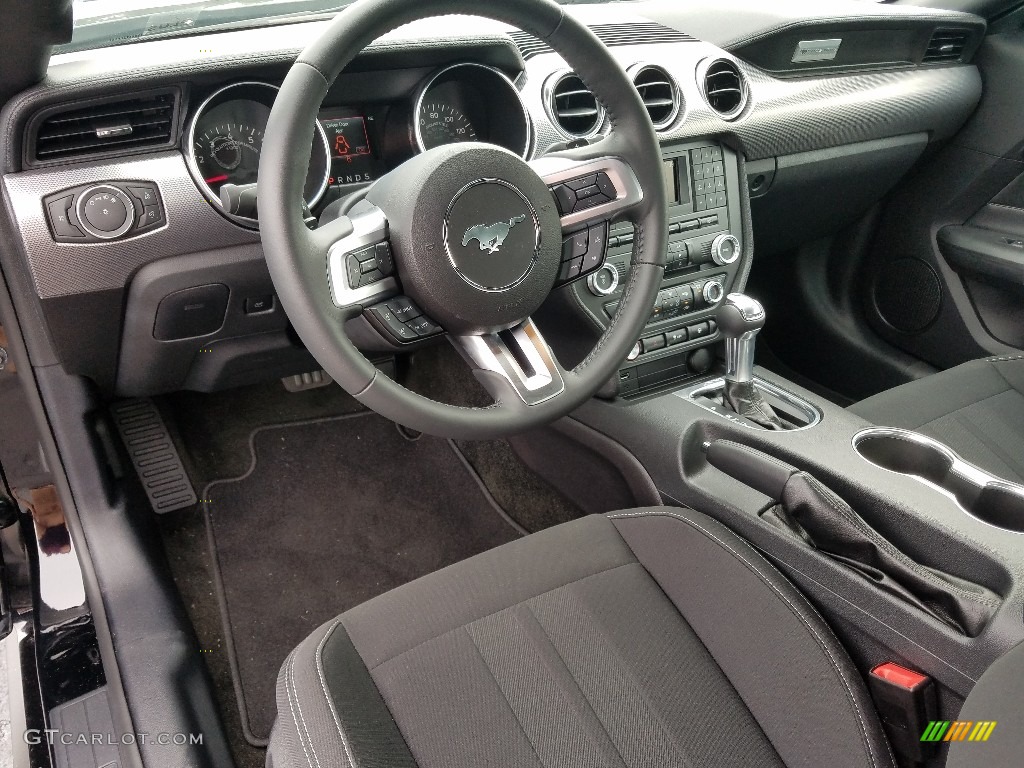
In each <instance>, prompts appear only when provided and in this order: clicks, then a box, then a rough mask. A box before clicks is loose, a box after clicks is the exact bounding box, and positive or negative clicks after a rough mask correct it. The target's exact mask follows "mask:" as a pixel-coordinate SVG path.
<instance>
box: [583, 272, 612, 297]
mask: <svg viewBox="0 0 1024 768" xmlns="http://www.w3.org/2000/svg"><path fill="white" fill-rule="evenodd" d="M602 272H609V273H611V276H612V282H611V285H609V286H608V287H607V288H601V287H600V286H599V285H598V284H597V276H598V275H600V274H601V273H602ZM587 287H588V288H589V289H590V292H591V293H592V294H594V295H595V296H609V295H611V294H613V293H615V289H616V288H618V287H619V270H617V269H616V268H615V267H613V266H612V265H611V264H602V265H601V267H600V268H599V269H598V270H597V271H596V272H594V273H592V274H591V275H590V277H588V278H587Z"/></svg>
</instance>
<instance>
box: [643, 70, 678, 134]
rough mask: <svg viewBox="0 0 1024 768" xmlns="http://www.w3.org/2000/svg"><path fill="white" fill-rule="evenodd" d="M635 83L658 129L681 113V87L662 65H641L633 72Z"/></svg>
mask: <svg viewBox="0 0 1024 768" xmlns="http://www.w3.org/2000/svg"><path fill="white" fill-rule="evenodd" d="M633 85H634V86H636V89H637V91H638V92H639V94H640V98H641V99H642V100H643V102H644V106H645V107H646V108H647V114H648V115H650V116H651V123H652V124H653V125H654V128H655V129H656V130H659V129H661V128H667V127H668V126H670V125H671V124H672V121H673V120H675V119H676V115H678V114H679V89H678V88H676V84H675V82H674V81H673V80H672V78H671V76H670V75H669V74H668V72H666V71H665V70H664V69H662V68H661V67H652V66H649V65H641V66H639V67H637V68H636V69H635V70H634V72H633Z"/></svg>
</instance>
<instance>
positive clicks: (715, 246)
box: [711, 232, 740, 267]
mask: <svg viewBox="0 0 1024 768" xmlns="http://www.w3.org/2000/svg"><path fill="white" fill-rule="evenodd" d="M726 240H730V241H732V243H733V245H734V246H736V247H735V248H734V249H733V257H732V258H731V259H726V258H724V257H723V256H722V243H724V242H725V241H726ZM739 257H740V240H739V238H738V237H736V235H733V234H729V233H728V232H726V233H725V234H721V235H719V236H718V237H716V238H715V239H714V240H713V241H712V243H711V260H712V261H714V262H715V264H717V265H718V266H720V267H726V266H728V265H730V264H732V263H733V262H735V261H736V260H737V259H738V258H739Z"/></svg>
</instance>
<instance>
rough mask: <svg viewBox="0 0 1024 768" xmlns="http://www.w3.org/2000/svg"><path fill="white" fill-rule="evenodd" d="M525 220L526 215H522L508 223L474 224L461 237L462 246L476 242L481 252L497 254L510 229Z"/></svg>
mask: <svg viewBox="0 0 1024 768" xmlns="http://www.w3.org/2000/svg"><path fill="white" fill-rule="evenodd" d="M525 220H526V214H525V213H524V214H521V215H519V216H515V217H514V218H511V219H509V220H508V221H499V222H498V223H497V224H491V225H490V226H487V225H484V224H474V225H473V226H472V227H470V228H469V229H467V230H466V234H464V235H463V236H462V245H463V246H467V245H469V244H470V242H471V241H473V240H478V241H479V242H480V250H481V251H487V252H488V253H497V252H498V249H499V248H501V244H502V243H504V242H505V238H506V237H508V233H509V232H511V231H512V227H514V226H515V225H516V224H518V223H519V222H520V221H525Z"/></svg>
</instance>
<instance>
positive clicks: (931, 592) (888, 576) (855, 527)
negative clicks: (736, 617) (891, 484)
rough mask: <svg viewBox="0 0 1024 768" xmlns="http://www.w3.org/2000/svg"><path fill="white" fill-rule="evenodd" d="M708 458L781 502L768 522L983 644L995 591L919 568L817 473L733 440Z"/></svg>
mask: <svg viewBox="0 0 1024 768" xmlns="http://www.w3.org/2000/svg"><path fill="white" fill-rule="evenodd" d="M706 453H707V459H708V462H709V463H710V464H711V465H712V466H713V467H715V468H717V469H719V470H721V471H722V472H725V473H726V474H727V475H730V476H731V477H734V478H736V479H737V480H739V481H740V482H742V483H743V484H745V485H748V486H750V487H751V488H753V489H755V490H757V491H760V492H761V493H763V494H764V495H765V496H768V497H769V498H771V499H773V500H775V501H776V502H777V503H776V504H775V505H774V506H772V507H771V508H769V509H767V510H765V511H764V512H763V513H762V515H761V517H762V518H763V519H764V520H765V522H767V523H769V524H772V525H775V526H776V527H778V528H782V529H783V530H786V531H787V532H789V533H790V534H792V535H793V536H796V537H797V538H799V539H801V540H802V541H803V542H804V543H806V544H807V545H808V546H809V547H812V548H814V549H816V550H818V551H819V552H821V553H822V554H824V555H827V556H828V557H830V558H832V559H833V560H835V561H837V562H839V563H841V564H843V565H844V566H846V567H847V568H849V569H851V570H853V571H855V572H857V573H859V574H860V575H861V576H863V577H865V578H867V579H868V580H869V581H870V582H871V583H872V584H874V585H875V586H877V587H878V588H880V589H883V590H885V591H886V592H888V593H889V594H891V595H894V596H896V597H899V598H900V599H902V600H904V601H906V602H908V603H910V604H911V605H914V606H916V607H917V608H919V609H921V610H923V611H925V612H926V613H928V614H930V615H932V616H934V617H935V618H937V619H939V620H940V621H942V622H943V623H945V624H947V625H949V626H951V627H953V628H954V629H956V630H958V631H959V632H961V633H963V634H966V635H968V636H969V637H976V636H977V635H979V634H980V633H981V631H982V629H984V627H985V625H986V624H987V623H988V621H989V619H990V618H991V617H992V614H994V613H995V611H996V608H998V607H999V604H1000V602H1001V601H1000V598H999V596H998V595H996V594H995V593H994V592H992V591H991V590H989V589H986V588H985V587H982V586H980V585H978V584H974V583H973V582H970V581H967V580H966V579H961V578H959V577H957V576H953V575H951V574H948V573H945V572H943V571H939V570H936V569H934V568H929V567H928V566H925V565H922V564H920V563H918V562H916V561H915V560H913V559H912V558H911V557H910V556H909V555H907V554H906V553H904V552H903V551H902V550H900V549H899V548H898V547H896V545H894V544H893V543H892V542H890V541H889V540H888V539H886V538H885V537H884V536H882V535H881V534H880V533H878V531H876V530H875V529H874V528H872V527H871V526H870V525H868V523H867V522H866V521H865V520H864V519H863V518H862V517H861V516H860V515H858V514H857V513H856V512H855V511H854V510H853V509H852V508H851V507H850V505H849V504H847V503H846V502H845V501H844V500H843V499H842V498H840V497H839V496H838V495H836V494H835V493H834V492H833V491H832V490H831V489H830V488H828V487H826V486H825V485H824V484H823V483H821V482H820V481H819V480H818V479H817V478H816V477H814V476H813V475H811V474H810V473H808V472H803V471H801V470H800V469H798V468H797V467H794V466H792V465H790V464H787V463H786V462H783V461H780V460H779V459H776V458H775V457H774V456H769V455H768V454H766V453H763V452H762V451H759V450H757V449H755V448H751V447H749V446H746V445H742V444H740V443H736V442H733V441H731V440H714V441H712V442H711V443H710V444H708V445H707V448H706Z"/></svg>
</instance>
